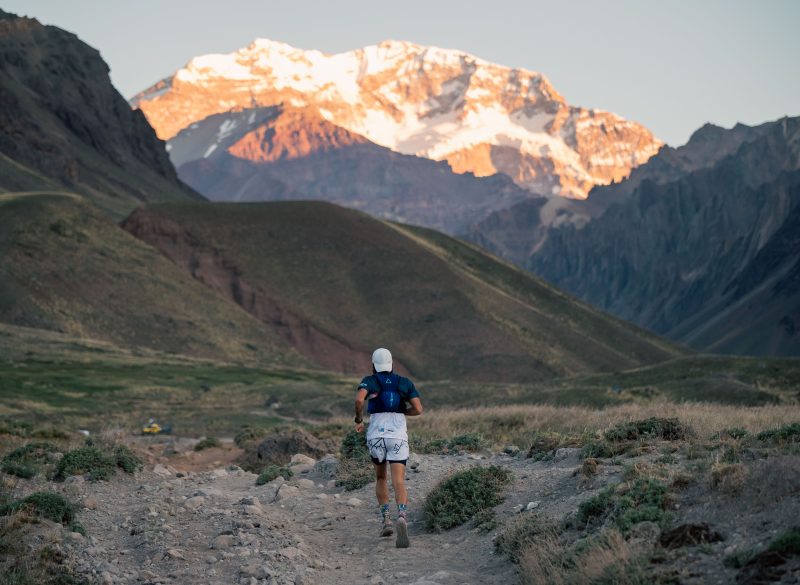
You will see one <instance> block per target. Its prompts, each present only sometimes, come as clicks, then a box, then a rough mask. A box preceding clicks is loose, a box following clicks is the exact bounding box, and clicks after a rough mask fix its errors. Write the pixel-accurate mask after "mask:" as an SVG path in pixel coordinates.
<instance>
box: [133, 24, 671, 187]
mask: <svg viewBox="0 0 800 585" xmlns="http://www.w3.org/2000/svg"><path fill="white" fill-rule="evenodd" d="M131 105H133V106H134V107H136V108H139V109H141V111H142V112H144V114H145V115H146V116H147V119H148V121H149V122H150V124H151V125H152V126H153V128H155V130H156V133H157V134H158V135H159V137H161V138H162V139H165V140H170V139H172V138H173V137H175V136H176V135H178V133H179V132H180V131H181V130H184V129H186V128H189V127H191V125H192V124H195V123H197V122H200V121H201V120H204V119H206V118H207V117H208V116H211V115H213V114H224V113H227V112H231V111H234V112H235V111H239V110H243V109H246V108H253V107H264V106H277V105H284V106H286V107H293V108H313V109H315V110H316V111H317V112H318V113H319V115H320V116H321V117H322V118H323V119H325V120H326V121H328V122H330V123H331V124H333V125H335V126H338V127H340V128H344V129H345V130H347V131H348V132H351V133H353V134H357V135H359V136H363V137H365V138H367V139H368V140H370V141H372V142H373V143H375V144H377V145H380V146H383V147H386V148H389V149H391V150H393V151H395V152H398V153H401V154H408V155H416V156H419V157H424V158H428V159H432V160H437V161H447V162H448V164H449V165H450V167H451V168H452V169H453V170H454V171H455V172H458V173H463V172H471V173H473V174H474V175H476V176H487V175H493V174H495V173H498V172H500V173H503V174H505V175H507V176H509V177H511V178H512V179H513V180H514V181H515V182H516V183H517V184H518V185H520V186H521V187H523V188H525V189H527V190H529V191H531V192H532V193H536V194H540V195H547V196H551V195H563V196H567V197H574V198H584V197H585V196H586V193H587V192H588V191H589V189H590V188H591V187H592V186H594V185H598V184H601V185H602V184H608V183H610V182H612V181H617V182H618V181H620V180H622V179H623V178H625V177H626V176H627V175H628V174H629V173H630V170H631V169H632V168H634V167H636V166H638V165H641V164H642V163H644V162H646V161H647V160H648V159H649V158H650V157H651V156H653V155H654V154H655V153H656V152H657V151H658V150H659V148H660V147H661V146H662V143H661V142H660V141H659V140H658V139H656V138H655V137H654V136H653V135H652V134H651V133H650V132H649V131H648V130H647V129H645V128H644V127H642V126H641V125H639V124H636V123H634V122H629V121H627V120H624V119H623V118H621V117H619V116H617V115H615V114H612V113H610V112H604V111H601V110H594V109H585V108H580V107H576V106H571V105H569V104H568V103H567V102H566V101H565V99H564V98H563V97H562V96H561V95H560V94H559V93H558V92H557V91H556V90H555V89H554V88H553V86H552V85H551V84H550V82H549V81H548V80H547V78H546V77H545V76H544V75H542V74H541V73H537V72H533V71H527V70H524V69H512V68H510V67H504V66H501V65H496V64H493V63H489V62H487V61H484V60H482V59H479V58H477V57H475V56H473V55H470V54H468V53H464V52H462V51H457V50H450V49H441V48H437V47H427V46H421V45H417V44H413V43H408V42H399V41H385V42H382V43H380V44H378V45H374V46H369V47H365V48H362V49H357V50H354V51H350V52H346V53H340V54H336V55H329V54H324V53H321V52H319V51H314V50H302V49H297V48H294V47H290V46H289V45H286V44H284V43H280V42H276V41H271V40H267V39H257V40H256V41H254V42H253V43H252V44H251V45H249V46H247V47H245V48H243V49H240V50H238V51H236V52H234V53H230V54H226V55H203V56H199V57H195V58H194V59H192V60H191V61H190V62H189V63H188V64H187V65H186V66H185V67H183V68H182V69H180V70H178V71H176V72H175V73H174V74H173V75H171V76H169V77H167V78H165V79H162V80H161V81H160V82H158V83H156V84H155V85H153V86H151V87H150V88H148V89H146V90H144V91H142V92H141V93H139V94H138V95H136V96H135V97H134V98H133V99H132V100H131ZM203 144H205V145H206V147H210V144H208V143H207V142H203ZM176 164H178V163H176Z"/></svg>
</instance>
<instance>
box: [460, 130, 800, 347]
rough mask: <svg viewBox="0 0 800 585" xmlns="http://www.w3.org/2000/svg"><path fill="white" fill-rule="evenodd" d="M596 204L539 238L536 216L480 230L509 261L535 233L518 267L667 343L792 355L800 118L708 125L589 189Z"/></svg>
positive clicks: (798, 291) (799, 313)
mask: <svg viewBox="0 0 800 585" xmlns="http://www.w3.org/2000/svg"><path fill="white" fill-rule="evenodd" d="M594 199H597V201H596V203H594V204H593V210H592V211H591V213H593V214H595V215H597V217H595V218H594V219H592V220H591V221H589V222H588V223H585V225H584V226H582V227H580V226H575V225H571V224H569V223H567V224H565V225H563V226H559V227H557V228H554V229H547V230H544V233H542V229H541V227H540V224H541V222H540V221H538V218H537V217H535V214H532V215H533V216H534V217H533V219H532V221H531V222H530V224H529V225H530V227H526V226H525V225H520V224H515V223H514V222H513V221H508V220H504V218H503V217H495V218H490V219H489V220H485V221H484V222H483V224H482V226H483V227H485V228H488V229H490V230H491V233H503V232H504V229H505V228H507V230H508V231H505V233H504V237H505V238H506V240H507V241H509V242H511V244H510V245H509V246H508V251H509V252H510V254H508V255H512V254H517V253H518V252H519V251H520V247H519V246H518V245H516V244H515V242H514V240H513V237H512V235H511V234H512V233H516V234H520V233H521V232H525V231H526V229H528V230H530V233H534V232H536V230H539V231H538V233H539V236H538V238H539V244H538V247H537V248H536V249H535V251H533V253H531V254H529V255H528V256H527V257H523V256H521V255H516V256H515V257H514V259H515V260H516V261H517V262H519V263H521V264H523V265H525V266H527V267H528V268H529V269H531V270H532V271H534V272H535V273H537V274H539V275H541V276H543V277H545V278H546V279H548V280H549V281H550V282H552V283H554V284H556V285H557V286H559V287H561V288H564V289H565V290H567V291H570V292H572V293H573V294H576V295H578V296H579V297H580V298H582V299H584V300H586V301H588V302H590V303H591V304H593V305H595V306H597V307H599V308H601V309H604V310H607V311H610V312H611V313H613V314H615V315H618V316H620V317H622V318H624V319H627V320H630V321H632V322H634V323H638V324H639V325H642V326H644V327H646V328H648V329H651V330H653V331H655V332H657V333H660V334H662V335H666V336H667V337H670V338H672V339H674V340H676V341H680V342H683V343H686V344H689V345H691V346H692V347H695V348H697V349H700V350H703V351H709V352H723V353H740V354H757V355H799V354H800V286H799V284H800V278H799V276H798V275H800V254H799V253H798V252H800V246H799V245H798V233H800V232H798V225H799V224H798V214H799V213H800V118H783V119H781V120H777V121H775V122H771V123H767V124H763V125H760V126H757V127H753V128H750V127H746V126H743V125H739V126H736V127H735V128H733V129H731V130H724V129H721V128H717V127H712V126H706V127H704V128H701V129H700V130H698V131H697V132H696V133H695V134H694V135H693V136H692V138H691V140H690V141H689V143H688V144H687V145H686V146H684V147H681V148H678V149H664V150H662V152H661V153H659V154H658V155H657V156H656V157H654V158H653V159H652V160H651V161H650V162H649V163H648V164H647V165H645V166H643V167H641V168H639V169H637V170H636V171H634V173H633V174H632V176H631V179H630V180H629V181H625V182H623V183H620V184H619V185H614V186H610V187H603V188H598V189H597V190H596V191H592V192H591V193H590V195H589V199H588V200H587V201H586V202H585V203H586V204H587V206H588V204H591V202H592V201H593V200H594ZM576 203H577V205H578V206H580V204H581V203H583V202H576ZM603 208H605V210H604V211H602V209H603ZM598 209H599V210H601V212H600V213H599V215H598V211H597V210H598ZM516 217H517V218H518V217H519V215H517V216H516ZM492 222H493V223H492ZM483 227H481V226H479V227H477V228H474V231H475V232H477V233H480V232H481V231H482V229H483ZM518 237H522V236H518ZM494 241H495V242H497V241H499V238H495V240H494ZM484 243H486V238H485V239H484ZM515 245H516V247H515V248H514V246H515ZM495 250H496V251H498V252H500V253H503V252H504V251H503V250H502V249H499V246H498V247H496V248H495Z"/></svg>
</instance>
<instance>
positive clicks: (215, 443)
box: [194, 437, 222, 451]
mask: <svg viewBox="0 0 800 585" xmlns="http://www.w3.org/2000/svg"><path fill="white" fill-rule="evenodd" d="M219 447H222V443H221V442H220V440H219V439H218V438H216V437H205V438H203V439H200V441H198V442H197V444H196V445H195V446H194V450H195V451H202V450H204V449H214V448H219Z"/></svg>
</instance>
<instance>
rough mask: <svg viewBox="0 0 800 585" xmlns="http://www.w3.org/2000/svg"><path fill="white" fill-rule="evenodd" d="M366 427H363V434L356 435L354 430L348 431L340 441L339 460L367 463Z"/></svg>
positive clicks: (368, 458)
mask: <svg viewBox="0 0 800 585" xmlns="http://www.w3.org/2000/svg"><path fill="white" fill-rule="evenodd" d="M366 432H367V425H364V432H362V433H357V432H356V431H355V429H350V431H348V433H347V434H346V435H345V436H344V438H343V439H342V444H341V445H340V446H339V454H340V455H341V459H351V460H354V461H369V460H370V457H369V449H367V439H366V437H367V435H366Z"/></svg>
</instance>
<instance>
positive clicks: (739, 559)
mask: <svg viewBox="0 0 800 585" xmlns="http://www.w3.org/2000/svg"><path fill="white" fill-rule="evenodd" d="M754 556H756V551H755V550H753V549H751V548H746V549H742V550H737V551H736V552H733V553H731V554H729V555H728V556H726V557H725V558H724V559H722V564H723V565H725V566H726V567H730V568H731V569H741V568H742V567H744V566H745V565H746V564H747V563H749V562H750V560H751V559H752V558H753V557H754Z"/></svg>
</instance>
